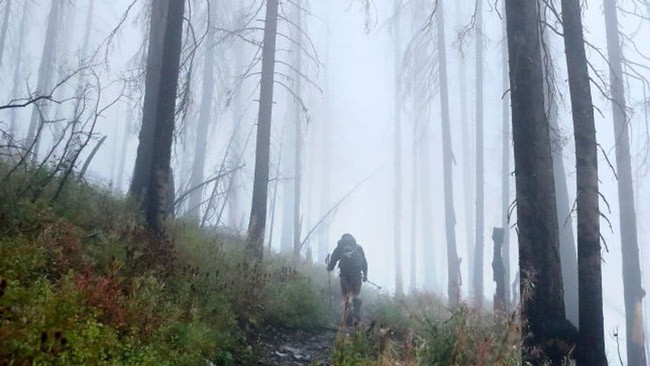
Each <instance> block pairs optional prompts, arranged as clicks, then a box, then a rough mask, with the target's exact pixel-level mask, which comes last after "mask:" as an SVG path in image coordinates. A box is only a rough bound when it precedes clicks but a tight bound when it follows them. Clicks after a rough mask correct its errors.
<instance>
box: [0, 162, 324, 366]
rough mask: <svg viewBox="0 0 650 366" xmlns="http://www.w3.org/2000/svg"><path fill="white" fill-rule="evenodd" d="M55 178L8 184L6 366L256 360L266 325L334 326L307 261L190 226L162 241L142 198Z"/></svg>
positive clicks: (34, 174)
mask: <svg viewBox="0 0 650 366" xmlns="http://www.w3.org/2000/svg"><path fill="white" fill-rule="evenodd" d="M46 175H47V168H42V169H41V170H35V171H31V172H26V171H25V172H13V173H12V174H11V176H9V177H8V178H5V179H4V180H3V181H2V183H1V185H0V238H1V239H0V364H9V365H24V364H53V365H91V364H92V365H99V364H103V365H199V364H205V363H206V362H212V363H214V364H217V365H231V364H251V363H254V360H255V354H254V350H253V348H252V345H251V343H252V340H251V335H253V334H255V331H256V329H258V328H259V327H261V326H268V325H281V326H283V327H294V328H299V329H310V328H316V327H318V326H320V325H322V324H324V323H325V322H326V321H327V319H328V318H327V316H328V315H329V313H328V311H327V309H326V308H325V306H324V304H325V300H324V299H323V298H322V293H321V292H322V291H320V290H317V288H318V287H317V286H316V285H315V283H314V281H318V280H314V279H313V278H312V276H310V275H308V274H309V273H311V272H314V271H315V270H313V269H311V268H309V266H308V265H306V264H300V265H299V266H298V267H297V266H296V265H293V264H292V262H290V261H289V260H287V259H284V258H281V257H277V256H270V257H269V259H268V260H265V261H264V262H263V263H255V262H250V261H249V260H248V259H247V257H246V255H245V253H244V251H243V250H242V247H243V245H242V241H241V239H240V238H238V237H237V236H233V235H227V234H225V233H220V232H219V231H216V232H215V230H212V231H211V232H206V231H204V230H201V229H200V228H199V227H198V226H197V225H196V224H193V223H189V222H183V221H182V220H177V221H175V222H173V223H170V230H169V236H168V240H167V242H166V243H162V244H161V243H159V242H157V241H156V240H154V238H153V237H152V236H151V235H149V234H148V232H147V231H146V230H145V229H144V228H143V225H142V222H141V218H140V216H139V215H138V214H136V212H137V211H136V210H135V208H134V207H135V206H134V205H133V203H132V202H129V201H128V200H126V199H124V198H119V197H115V196H114V195H113V194H111V193H110V192H109V191H108V190H107V189H101V188H98V187H96V186H91V185H89V184H86V183H84V182H80V181H77V180H75V179H68V183H67V184H66V186H65V189H64V190H62V191H61V192H60V193H59V194H58V196H57V194H56V190H57V188H58V185H57V183H58V180H57V179H56V178H55V179H51V178H48V179H45V180H44V179H40V178H39V177H41V176H46ZM0 177H7V171H6V169H5V167H2V169H0ZM40 182H46V183H44V184H40ZM320 281H321V282H322V281H323V280H322V279H321V280H320Z"/></svg>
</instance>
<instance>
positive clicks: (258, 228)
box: [247, 0, 278, 260]
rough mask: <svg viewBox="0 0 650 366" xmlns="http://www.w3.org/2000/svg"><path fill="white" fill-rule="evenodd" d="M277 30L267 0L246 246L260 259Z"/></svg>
mask: <svg viewBox="0 0 650 366" xmlns="http://www.w3.org/2000/svg"><path fill="white" fill-rule="evenodd" d="M277 30H278V0H267V3H266V20H265V24H264V45H263V49H262V81H261V85H260V108H259V113H258V121H257V143H256V148H255V175H254V178H253V199H252V203H251V216H250V221H249V223H248V238H247V247H248V250H249V251H250V253H251V254H252V256H253V257H254V258H256V259H259V260H261V259H262V257H263V255H264V230H265V227H266V200H267V192H268V182H269V152H270V151H269V150H270V142H271V117H272V114H273V79H274V73H275V38H276V34H277Z"/></svg>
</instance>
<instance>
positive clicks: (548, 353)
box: [506, 0, 571, 365]
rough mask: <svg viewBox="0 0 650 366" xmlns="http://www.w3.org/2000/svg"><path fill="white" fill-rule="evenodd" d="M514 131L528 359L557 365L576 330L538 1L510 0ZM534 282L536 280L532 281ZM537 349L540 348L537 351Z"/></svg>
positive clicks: (509, 26) (526, 360)
mask: <svg viewBox="0 0 650 366" xmlns="http://www.w3.org/2000/svg"><path fill="white" fill-rule="evenodd" d="M506 19H507V30H508V53H509V56H510V57H509V65H510V96H511V103H512V132H513V141H514V152H515V177H516V183H517V228H518V232H519V267H520V276H521V277H520V287H521V301H522V317H523V320H524V321H525V324H526V326H525V328H524V330H523V334H526V335H529V336H527V337H524V347H523V361H524V362H531V363H532V364H534V365H540V364H542V363H543V362H544V358H545V357H550V358H551V362H552V364H553V365H559V364H561V360H562V357H563V356H564V355H563V354H562V352H561V351H560V350H559V347H557V345H558V344H559V343H561V342H558V339H559V338H563V337H567V338H568V337H569V335H567V334H566V333H567V332H569V331H570V330H571V328H570V324H566V323H567V321H566V319H565V316H564V301H563V298H562V272H561V268H560V257H559V234H558V227H557V212H556V209H555V188H554V185H553V162H552V158H551V146H550V141H549V138H548V137H549V126H548V121H547V117H546V113H545V107H544V82H543V78H544V77H543V63H542V57H541V55H542V51H541V39H540V36H539V23H540V22H539V21H540V17H539V11H538V5H537V1H536V0H527V1H522V0H506ZM531 284H533V285H532V286H531ZM534 348H537V349H539V350H540V351H541V353H539V352H534V351H533V350H534Z"/></svg>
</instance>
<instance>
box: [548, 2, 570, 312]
mask: <svg viewBox="0 0 650 366" xmlns="http://www.w3.org/2000/svg"><path fill="white" fill-rule="evenodd" d="M539 4H540V7H543V6H544V2H543V1H539ZM540 15H541V16H542V19H543V20H544V21H546V13H545V12H542V13H541V14H540ZM542 41H543V42H544V43H545V44H546V46H545V47H544V49H543V50H542V52H543V53H545V57H547V58H553V57H554V56H553V55H552V54H551V53H550V49H551V40H550V38H549V32H548V30H547V29H546V27H542ZM544 72H545V78H544V88H545V89H544V95H546V96H547V98H548V100H547V101H546V106H547V112H548V122H549V125H550V127H551V129H550V133H551V135H550V136H549V138H550V139H551V145H552V149H551V156H552V158H553V177H554V180H555V198H556V201H555V202H556V209H557V215H558V218H557V219H558V229H559V232H560V261H561V262H562V282H563V284H564V287H563V288H564V308H565V313H566V316H567V319H569V320H570V321H571V322H572V323H573V324H578V259H577V257H576V244H575V239H574V235H573V219H572V217H571V212H572V208H571V204H570V203H569V190H568V187H567V176H566V169H565V167H564V151H563V145H562V143H561V141H562V139H563V137H562V136H561V129H560V126H559V121H558V102H557V99H556V96H555V93H554V92H553V86H552V85H548V81H549V80H551V79H552V78H549V77H546V75H547V74H548V73H553V70H549V69H545V70H544Z"/></svg>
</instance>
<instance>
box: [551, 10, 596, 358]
mask: <svg viewBox="0 0 650 366" xmlns="http://www.w3.org/2000/svg"><path fill="white" fill-rule="evenodd" d="M562 25H563V28H564V48H565V54H566V62H567V71H568V73H569V91H570V94H571V107H572V115H573V131H574V136H575V144H576V182H577V198H576V207H577V211H578V285H579V317H580V323H579V324H580V331H579V337H578V347H577V352H576V362H577V365H578V366H587V365H589V366H599V365H607V358H606V357H605V328H604V324H603V289H602V271H601V268H600V261H601V256H600V211H599V209H598V199H599V196H598V150H597V146H596V127H595V124H594V110H593V104H592V99H591V88H590V84H589V83H590V78H589V70H588V68H587V56H586V53H585V43H584V38H583V37H584V36H583V30H582V15H581V13H580V0H562Z"/></svg>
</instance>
